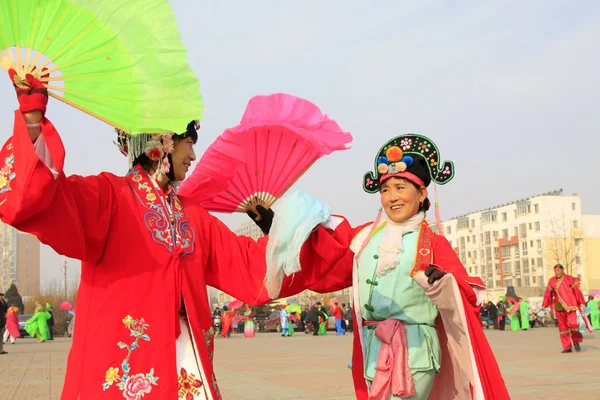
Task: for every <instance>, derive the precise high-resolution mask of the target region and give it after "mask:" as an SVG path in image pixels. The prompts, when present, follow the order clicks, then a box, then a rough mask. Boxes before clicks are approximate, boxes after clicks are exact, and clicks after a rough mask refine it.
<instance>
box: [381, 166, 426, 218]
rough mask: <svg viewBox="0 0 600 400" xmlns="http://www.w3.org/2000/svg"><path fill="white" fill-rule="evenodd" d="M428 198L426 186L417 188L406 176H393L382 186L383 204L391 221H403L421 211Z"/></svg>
mask: <svg viewBox="0 0 600 400" xmlns="http://www.w3.org/2000/svg"><path fill="white" fill-rule="evenodd" d="M426 198H427V189H426V188H425V187H421V188H417V187H416V186H415V185H414V184H413V183H412V182H410V181H408V180H406V179H404V178H396V177H391V178H389V179H387V180H386V181H385V182H384V183H383V185H382V186H381V206H382V207H383V209H384V211H385V213H386V215H387V216H388V218H389V219H390V221H392V222H395V223H401V222H404V221H406V220H407V219H409V218H411V217H412V216H413V215H415V214H416V213H418V212H419V205H420V204H421V203H422V202H423V201H425V199H426Z"/></svg>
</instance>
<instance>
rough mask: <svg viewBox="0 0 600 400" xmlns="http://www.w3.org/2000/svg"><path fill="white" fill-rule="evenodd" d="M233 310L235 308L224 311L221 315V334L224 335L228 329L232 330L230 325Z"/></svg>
mask: <svg viewBox="0 0 600 400" xmlns="http://www.w3.org/2000/svg"><path fill="white" fill-rule="evenodd" d="M235 312H236V310H235V309H233V310H231V311H225V312H224V313H223V315H222V316H221V321H222V322H223V329H222V332H221V336H223V337H226V336H227V334H228V333H229V330H230V329H231V330H232V331H233V328H232V327H231V325H232V324H233V316H234V315H235Z"/></svg>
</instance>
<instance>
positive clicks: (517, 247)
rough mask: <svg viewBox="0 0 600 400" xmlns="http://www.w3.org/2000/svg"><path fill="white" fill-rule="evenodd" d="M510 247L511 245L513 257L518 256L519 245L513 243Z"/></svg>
mask: <svg viewBox="0 0 600 400" xmlns="http://www.w3.org/2000/svg"><path fill="white" fill-rule="evenodd" d="M512 247H513V254H514V255H515V257H519V245H518V244H514V245H512Z"/></svg>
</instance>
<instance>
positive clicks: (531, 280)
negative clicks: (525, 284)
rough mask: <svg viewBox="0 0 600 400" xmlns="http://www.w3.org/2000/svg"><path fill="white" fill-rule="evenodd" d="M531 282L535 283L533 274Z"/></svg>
mask: <svg viewBox="0 0 600 400" xmlns="http://www.w3.org/2000/svg"><path fill="white" fill-rule="evenodd" d="M531 283H533V284H534V285H535V275H534V276H532V277H531Z"/></svg>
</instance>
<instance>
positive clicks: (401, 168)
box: [363, 133, 454, 194]
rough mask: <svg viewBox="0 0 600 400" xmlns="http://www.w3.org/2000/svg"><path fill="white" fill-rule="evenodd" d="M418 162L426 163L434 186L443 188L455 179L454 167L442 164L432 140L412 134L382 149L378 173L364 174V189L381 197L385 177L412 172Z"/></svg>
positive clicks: (376, 162) (448, 163)
mask: <svg viewBox="0 0 600 400" xmlns="http://www.w3.org/2000/svg"><path fill="white" fill-rule="evenodd" d="M418 158H421V159H423V160H424V161H425V165H426V167H427V170H428V173H429V176H430V177H431V181H432V182H434V183H437V184H439V185H444V184H446V183H448V182H449V181H450V180H451V179H452V178H453V177H454V163H452V161H444V162H441V159H440V152H439V150H438V148H437V146H436V145H435V143H433V141H431V139H429V138H427V137H425V136H421V135H417V134H413V133H409V134H406V135H402V136H397V137H395V138H393V139H392V140H390V141H388V142H387V143H386V144H385V145H383V146H382V147H381V149H379V151H378V152H377V157H376V158H375V171H374V172H367V173H366V174H365V176H364V179H363V189H364V190H365V191H366V192H367V193H372V194H373V193H378V192H379V189H380V181H379V180H380V178H381V177H382V176H383V175H394V174H397V173H400V172H405V171H410V169H411V167H412V166H413V165H414V164H415V162H416V159H418Z"/></svg>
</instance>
